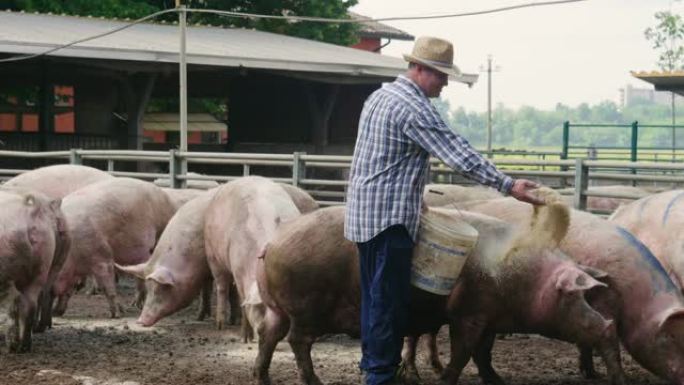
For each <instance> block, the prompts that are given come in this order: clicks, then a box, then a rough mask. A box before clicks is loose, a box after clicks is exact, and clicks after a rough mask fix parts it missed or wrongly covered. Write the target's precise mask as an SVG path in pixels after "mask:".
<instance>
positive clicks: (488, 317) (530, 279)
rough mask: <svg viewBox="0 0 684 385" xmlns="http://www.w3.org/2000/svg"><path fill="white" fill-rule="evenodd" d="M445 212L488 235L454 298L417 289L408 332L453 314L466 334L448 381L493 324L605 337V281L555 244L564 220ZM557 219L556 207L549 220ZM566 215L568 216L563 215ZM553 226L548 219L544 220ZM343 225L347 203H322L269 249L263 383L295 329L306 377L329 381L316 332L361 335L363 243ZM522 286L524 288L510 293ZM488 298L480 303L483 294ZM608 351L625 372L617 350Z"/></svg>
mask: <svg viewBox="0 0 684 385" xmlns="http://www.w3.org/2000/svg"><path fill="white" fill-rule="evenodd" d="M437 210H439V209H437ZM441 213H442V214H443V215H449V216H453V217H455V218H461V219H462V220H465V221H466V222H467V223H469V224H470V225H471V226H473V227H475V228H476V229H477V230H478V232H479V239H478V242H477V245H476V247H475V249H474V250H473V253H472V255H471V256H470V257H469V258H468V260H467V262H466V265H465V266H464V268H463V271H462V272H461V277H460V278H459V282H460V283H457V285H456V287H455V288H454V290H453V291H452V293H451V294H450V295H449V296H436V295H433V294H430V293H427V292H424V291H421V290H418V289H415V288H414V289H413V292H412V296H411V298H410V306H411V311H410V321H409V324H410V327H409V330H408V333H409V335H413V336H416V335H420V334H422V333H425V332H434V330H435V329H436V328H439V326H441V325H442V324H444V323H446V322H447V319H448V318H447V317H451V318H453V319H455V320H456V321H451V322H450V325H451V327H452V328H454V332H455V333H456V334H457V335H458V336H459V337H458V338H461V339H463V341H465V342H463V343H461V344H460V345H457V346H459V350H452V362H451V363H450V364H449V366H448V367H447V371H445V373H446V376H445V377H444V378H445V379H446V380H448V381H449V383H455V382H456V381H457V378H458V374H459V372H460V369H459V367H460V368H462V366H463V365H465V363H466V362H467V360H468V359H469V358H470V352H469V349H470V347H469V346H472V345H473V344H474V342H476V341H477V340H478V337H479V336H481V335H484V334H485V333H484V332H485V330H494V329H499V330H516V331H520V330H522V331H526V332H539V333H543V334H545V335H550V336H553V337H556V338H563V339H568V340H573V341H581V342H582V343H585V344H590V345H592V346H596V345H600V344H601V343H602V341H603V340H604V338H606V336H605V334H606V331H610V330H611V328H612V323H611V322H610V321H609V320H606V319H605V318H604V317H602V316H601V315H600V314H599V313H598V312H597V311H596V310H594V309H592V308H591V307H590V306H589V305H588V303H587V302H586V300H585V297H584V294H585V293H587V292H589V291H592V290H599V289H600V288H604V287H605V286H606V285H605V284H604V283H601V282H599V281H598V280H596V279H595V278H593V277H592V276H591V275H590V274H588V273H587V272H585V271H584V270H582V269H581V268H580V267H578V266H577V265H576V264H575V263H573V262H572V261H571V260H569V258H567V257H566V256H565V255H563V254H562V253H559V252H557V251H555V250H553V249H552V244H553V241H552V240H554V239H555V240H556V241H557V240H558V239H559V238H560V237H562V233H563V232H564V229H563V226H562V225H561V226H555V227H550V228H553V229H556V231H554V232H540V231H523V230H521V229H520V228H518V227H516V226H513V225H509V224H507V223H505V222H502V221H500V220H496V219H494V218H491V217H487V216H484V215H481V214H474V213H468V212H459V211H456V210H444V209H442V211H441ZM552 217H555V214H554V215H546V216H542V217H540V218H552ZM558 221H559V222H563V220H562V215H561V219H559V220H558ZM548 224H549V221H548V220H540V221H539V222H538V226H537V228H538V227H549V226H548ZM343 227H344V208H343V207H333V208H325V209H320V210H317V211H315V212H313V213H310V214H308V215H304V216H302V217H301V218H299V219H297V220H294V221H292V222H290V223H287V224H284V225H283V226H282V228H281V230H279V231H278V233H277V235H276V237H275V238H274V239H273V240H272V241H271V243H270V244H269V246H268V247H267V249H266V252H265V255H264V258H263V263H262V265H261V268H260V270H259V278H258V280H257V282H258V285H259V291H260V294H261V298H262V301H263V302H264V304H265V305H266V313H265V316H264V321H263V322H262V324H261V325H260V328H259V329H258V333H259V353H258V355H257V358H256V361H255V365H254V376H255V378H256V379H257V383H258V384H269V383H270V379H269V376H268V367H269V364H270V361H271V358H272V355H273V351H274V349H275V346H276V344H277V342H278V341H279V340H280V339H282V338H283V337H284V336H285V335H286V334H288V333H289V334H288V335H289V337H288V340H289V343H290V346H291V347H292V350H293V352H294V354H295V358H296V362H297V366H298V370H299V378H300V382H301V383H303V384H320V383H321V382H320V380H319V379H318V377H317V376H316V375H315V373H314V371H313V363H312V361H311V356H310V352H311V346H312V344H313V342H314V341H315V339H316V338H317V337H319V336H321V335H323V334H326V333H346V334H349V335H351V336H352V337H358V336H359V334H360V330H359V329H360V324H359V319H360V299H361V295H360V281H359V265H358V249H357V247H356V245H355V244H354V243H353V242H350V241H348V240H346V239H345V238H344V234H343ZM544 234H550V235H549V236H548V237H544ZM312 277H315V279H312ZM340 277H344V279H340ZM514 290H515V291H517V295H516V296H512V295H511V293H512V291H514ZM473 296H474V298H473ZM480 298H482V301H481V302H480V301H478V300H476V299H480ZM570 319H572V320H574V321H576V322H570ZM489 328H491V329H489ZM469 331H472V333H473V335H470V334H469ZM454 346H456V345H454ZM607 348H608V347H607ZM614 348H615V347H613V349H614ZM607 358H608V359H611V360H612V362H611V363H612V364H613V365H614V366H615V367H616V370H617V371H618V373H617V374H616V375H617V376H619V375H620V372H621V369H620V364H619V362H618V361H616V355H615V354H613V355H612V356H611V355H607Z"/></svg>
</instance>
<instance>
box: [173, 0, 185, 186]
mask: <svg viewBox="0 0 684 385" xmlns="http://www.w3.org/2000/svg"><path fill="white" fill-rule="evenodd" d="M176 8H178V9H179V10H180V12H178V26H179V27H180V46H179V53H178V54H179V56H180V57H179V60H178V72H179V74H180V79H179V80H180V87H179V91H180V116H179V120H180V122H179V123H180V125H179V126H180V127H179V130H180V148H179V150H180V152H181V153H184V152H187V151H188V72H187V63H186V52H185V51H186V46H185V38H186V33H187V11H186V10H185V5H183V4H181V0H176ZM179 171H180V174H182V175H186V174H187V171H188V161H187V158H186V157H185V156H182V157H181V161H180V170H179ZM171 182H173V181H171ZM186 184H187V180H185V179H183V180H181V183H180V187H181V188H185V186H186ZM174 187H175V186H174Z"/></svg>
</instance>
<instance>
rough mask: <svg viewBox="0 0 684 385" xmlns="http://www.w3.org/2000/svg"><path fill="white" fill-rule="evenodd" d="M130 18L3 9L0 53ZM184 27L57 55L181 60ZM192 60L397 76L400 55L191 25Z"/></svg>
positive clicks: (143, 31)
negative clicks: (180, 50)
mask: <svg viewBox="0 0 684 385" xmlns="http://www.w3.org/2000/svg"><path fill="white" fill-rule="evenodd" d="M124 24H126V22H124V21H117V20H105V19H94V18H86V17H74V16H57V15H46V14H23V13H16V12H0V52H7V53H37V52H41V51H44V50H46V49H49V48H53V47H55V46H58V45H61V44H65V43H69V42H71V41H74V40H77V39H81V38H84V37H87V36H91V35H96V34H99V33H103V32H106V31H108V30H111V29H114V28H117V27H121V26H122V25H124ZM178 34H179V31H178V26H172V25H160V24H138V25H136V26H133V27H131V28H129V29H126V30H124V31H121V32H117V33H115V34H112V35H109V36H105V37H103V38H100V39H96V40H92V41H89V42H85V43H82V44H78V45H77V46H74V47H69V48H66V49H63V50H59V51H57V52H55V53H53V54H51V55H54V56H68V57H79V58H96V59H110V60H137V61H148V62H149V61H155V62H171V63H176V62H178V47H179V35H178ZM187 53H188V57H187V62H188V64H204V65H219V66H230V67H239V66H242V67H247V68H260V69H289V70H295V71H313V72H328V73H346V74H358V75H363V74H368V75H380V76H391V77H393V76H396V75H397V74H398V73H401V72H402V71H403V70H404V69H405V68H406V65H405V63H404V62H403V61H402V60H401V59H399V58H393V57H389V56H382V55H377V54H373V53H368V52H363V51H360V50H356V49H352V48H347V47H341V46H336V45H332V44H325V43H320V42H316V41H312V40H306V39H300V38H295V37H290V36H284V35H278V34H274V33H268V32H261V31H254V30H246V29H230V28H220V27H188V31H187Z"/></svg>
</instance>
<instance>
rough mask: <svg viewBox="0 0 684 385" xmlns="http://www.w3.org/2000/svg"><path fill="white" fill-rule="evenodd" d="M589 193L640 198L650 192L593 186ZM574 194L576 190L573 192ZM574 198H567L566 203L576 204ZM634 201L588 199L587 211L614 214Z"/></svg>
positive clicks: (621, 186) (620, 187)
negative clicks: (626, 195)
mask: <svg viewBox="0 0 684 385" xmlns="http://www.w3.org/2000/svg"><path fill="white" fill-rule="evenodd" d="M588 190H589V192H596V193H618V194H629V195H633V196H636V197H638V198H636V199H639V198H642V197H645V196H648V195H649V194H650V192H648V191H646V190H644V189H642V188H640V187H634V186H623V185H614V186H592V187H589V189H588ZM571 192H572V193H573V194H574V190H572V191H571ZM574 199H575V198H574V196H572V195H570V196H567V195H566V196H565V201H566V202H567V203H568V204H569V205H572V204H573V203H574ZM633 201H634V199H628V198H608V197H592V196H590V197H587V210H589V211H596V212H601V213H612V212H613V211H615V209H617V208H618V207H620V206H621V205H625V204H629V203H631V202H633Z"/></svg>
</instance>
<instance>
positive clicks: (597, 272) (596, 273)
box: [578, 264, 608, 282]
mask: <svg viewBox="0 0 684 385" xmlns="http://www.w3.org/2000/svg"><path fill="white" fill-rule="evenodd" d="M578 266H579V268H580V269H582V271H584V272H585V273H587V274H589V275H591V277H592V278H596V279H597V280H599V281H601V282H605V281H606V279H607V278H608V273H606V272H605V271H603V270H601V269H597V268H595V267H591V266H587V265H582V264H579V265H578Z"/></svg>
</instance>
